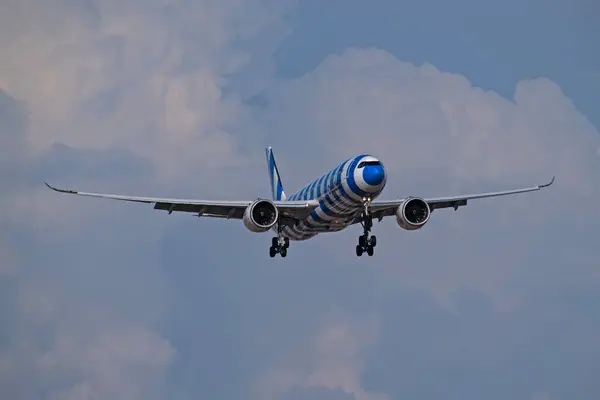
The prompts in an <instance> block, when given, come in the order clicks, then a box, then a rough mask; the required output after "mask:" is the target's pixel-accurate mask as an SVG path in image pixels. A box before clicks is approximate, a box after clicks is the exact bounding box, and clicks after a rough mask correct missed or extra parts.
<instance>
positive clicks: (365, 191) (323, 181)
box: [283, 155, 387, 240]
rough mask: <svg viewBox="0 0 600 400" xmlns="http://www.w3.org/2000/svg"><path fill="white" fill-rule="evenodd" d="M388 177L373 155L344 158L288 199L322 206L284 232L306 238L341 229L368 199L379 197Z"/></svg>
mask: <svg viewBox="0 0 600 400" xmlns="http://www.w3.org/2000/svg"><path fill="white" fill-rule="evenodd" d="M386 180H387V175H386V170H385V167H384V166H383V164H382V163H381V162H380V161H379V160H378V159H377V158H375V157H373V156H370V155H360V156H358V157H354V158H350V159H348V160H346V161H344V162H343V163H341V164H340V165H338V166H337V167H335V168H333V169H332V170H331V171H329V172H328V173H327V174H325V175H323V176H322V177H320V178H318V179H316V180H315V181H313V182H311V183H309V184H308V185H306V186H305V187H303V188H302V189H300V190H299V191H298V192H296V193H295V194H293V195H292V196H290V197H289V198H288V199H287V200H317V201H318V202H319V205H318V207H316V208H315V209H314V210H313V211H312V213H311V214H310V215H309V216H308V217H307V218H305V219H304V220H301V221H298V222H297V223H296V224H295V225H294V226H286V227H285V228H284V229H283V234H284V235H285V236H287V237H289V238H290V240H306V239H310V238H312V237H314V236H316V235H318V234H319V233H324V232H338V231H341V230H342V229H344V228H346V227H348V226H349V225H350V224H351V223H352V221H354V219H355V217H356V215H357V213H361V212H362V210H363V209H364V202H365V199H366V198H369V199H371V200H373V199H375V198H376V197H377V196H379V194H380V193H381V192H382V191H383V189H384V187H385V183H386Z"/></svg>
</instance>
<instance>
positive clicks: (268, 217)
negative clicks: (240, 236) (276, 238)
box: [243, 199, 279, 232]
mask: <svg viewBox="0 0 600 400" xmlns="http://www.w3.org/2000/svg"><path fill="white" fill-rule="evenodd" d="M278 218H279V211H278V210H277V207H276V206H275V204H274V203H273V202H272V201H271V200H264V199H259V200H256V201H254V202H253V203H252V204H250V205H249V206H248V207H247V208H246V210H245V211H244V218H243V221H244V225H245V226H246V228H248V230H250V231H251V232H266V231H268V230H269V229H271V228H272V227H273V225H275V223H276V222H277V219H278Z"/></svg>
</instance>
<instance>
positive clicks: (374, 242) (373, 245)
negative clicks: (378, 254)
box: [369, 235, 377, 247]
mask: <svg viewBox="0 0 600 400" xmlns="http://www.w3.org/2000/svg"><path fill="white" fill-rule="evenodd" d="M369 244H370V245H371V247H375V246H377V236H375V235H373V236H371V240H370V242H369Z"/></svg>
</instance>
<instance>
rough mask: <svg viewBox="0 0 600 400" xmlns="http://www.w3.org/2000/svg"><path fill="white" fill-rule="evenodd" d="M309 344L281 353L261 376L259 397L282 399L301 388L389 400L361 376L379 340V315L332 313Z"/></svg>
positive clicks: (366, 399)
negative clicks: (366, 385)
mask: <svg viewBox="0 0 600 400" xmlns="http://www.w3.org/2000/svg"><path fill="white" fill-rule="evenodd" d="M325 320H327V322H326V323H325V325H324V326H323V328H322V329H321V330H320V331H319V332H318V334H317V336H316V337H315V338H311V339H310V340H308V343H307V345H306V347H304V346H302V348H294V349H291V350H290V352H289V353H286V354H281V355H279V357H280V360H278V362H277V363H276V365H275V367H274V368H273V369H272V370H269V371H266V372H265V374H264V375H263V376H262V377H261V380H260V381H259V385H258V387H257V390H258V393H259V395H258V398H267V399H278V398H282V396H284V395H285V394H286V393H287V392H289V391H290V390H294V389H298V388H327V389H331V390H334V389H340V390H343V391H344V392H345V393H348V394H351V395H353V396H354V398H355V399H356V400H387V399H388V396H387V395H385V394H383V393H376V392H372V391H368V390H365V389H364V388H363V386H362V382H361V378H362V374H363V372H364V370H365V360H364V357H365V355H366V353H367V352H368V351H369V349H370V347H371V346H372V345H374V344H375V343H376V342H377V339H378V335H379V329H380V324H379V322H378V321H377V318H375V317H373V316H371V317H369V318H362V319H361V318H347V317H341V316H340V315H330V316H329V318H325Z"/></svg>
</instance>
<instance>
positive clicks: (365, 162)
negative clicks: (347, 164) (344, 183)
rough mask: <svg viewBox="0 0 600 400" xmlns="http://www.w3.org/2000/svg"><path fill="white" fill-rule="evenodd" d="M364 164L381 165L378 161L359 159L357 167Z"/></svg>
mask: <svg viewBox="0 0 600 400" xmlns="http://www.w3.org/2000/svg"><path fill="white" fill-rule="evenodd" d="M366 165H381V163H380V162H379V161H361V162H360V163H358V167H357V168H363V167H364V166H366Z"/></svg>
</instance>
